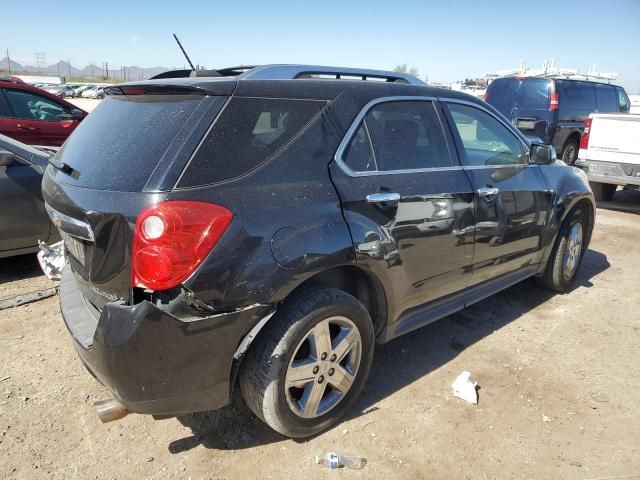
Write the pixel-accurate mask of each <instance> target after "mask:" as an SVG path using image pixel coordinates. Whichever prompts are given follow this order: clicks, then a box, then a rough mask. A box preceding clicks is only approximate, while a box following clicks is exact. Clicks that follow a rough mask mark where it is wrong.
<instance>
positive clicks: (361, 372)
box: [240, 288, 374, 437]
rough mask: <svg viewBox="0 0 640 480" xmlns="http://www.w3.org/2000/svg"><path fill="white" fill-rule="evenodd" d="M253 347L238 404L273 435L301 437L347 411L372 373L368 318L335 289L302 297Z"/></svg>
mask: <svg viewBox="0 0 640 480" xmlns="http://www.w3.org/2000/svg"><path fill="white" fill-rule="evenodd" d="M265 328H266V329H268V330H267V331H262V332H261V334H260V336H259V337H258V339H256V341H255V342H254V344H252V346H251V348H250V349H249V352H248V353H247V358H246V359H245V360H244V361H243V364H242V368H241V371H240V388H241V390H242V395H243V397H244V399H245V403H246V404H247V405H248V406H249V408H250V409H251V410H252V411H253V413H255V414H256V415H257V416H258V417H259V418H261V419H262V420H263V421H264V422H265V423H267V424H268V425H269V426H270V427H271V428H273V429H274V430H276V431H277V432H279V433H281V434H283V435H287V436H289V437H307V436H310V435H314V434H316V433H318V432H321V431H322V430H325V429H327V428H329V427H330V426H331V425H333V424H335V423H336V422H338V420H340V418H341V417H342V416H343V415H344V414H345V413H346V412H347V411H348V410H349V409H350V408H351V407H352V406H353V403H354V402H355V401H356V399H357V398H358V396H359V395H360V392H361V391H362V388H363V387H364V384H365V381H366V379H367V376H368V374H369V370H370V368H371V362H372V359H373V347H374V333H373V325H372V323H371V318H370V317H369V313H368V312H367V310H366V309H365V308H364V306H363V305H362V304H361V303H360V302H359V301H358V300H357V299H355V298H354V297H352V296H351V295H349V294H347V293H345V292H343V291H341V290H336V289H326V288H322V289H304V290H302V291H300V292H299V293H297V294H295V295H294V297H292V298H291V299H290V300H288V301H287V302H285V303H284V304H283V305H282V306H281V307H280V308H279V309H278V312H277V313H276V315H275V316H274V318H273V319H271V320H270V321H269V323H268V324H267V326H266V327H265Z"/></svg>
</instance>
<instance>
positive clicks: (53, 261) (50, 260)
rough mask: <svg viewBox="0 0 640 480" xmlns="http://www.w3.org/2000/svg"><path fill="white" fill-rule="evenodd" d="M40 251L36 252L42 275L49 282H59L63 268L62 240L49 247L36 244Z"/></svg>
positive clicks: (39, 243) (42, 243)
mask: <svg viewBox="0 0 640 480" xmlns="http://www.w3.org/2000/svg"><path fill="white" fill-rule="evenodd" d="M38 245H40V251H39V252H38V262H39V263H40V267H41V268H42V271H43V272H44V274H45V275H46V276H47V277H48V278H49V280H60V278H61V277H62V269H63V268H64V264H65V258H64V244H63V243H62V240H60V241H59V242H56V243H54V244H51V245H47V244H46V243H44V242H38Z"/></svg>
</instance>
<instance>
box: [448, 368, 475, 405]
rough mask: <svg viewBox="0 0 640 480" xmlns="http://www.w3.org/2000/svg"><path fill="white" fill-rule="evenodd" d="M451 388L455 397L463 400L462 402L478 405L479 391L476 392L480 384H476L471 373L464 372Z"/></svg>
mask: <svg viewBox="0 0 640 480" xmlns="http://www.w3.org/2000/svg"><path fill="white" fill-rule="evenodd" d="M451 386H452V387H453V396H454V397H458V398H461V399H462V400H464V401H466V402H469V403H473V404H474V405H477V404H478V391H477V390H476V387H477V386H478V382H476V380H475V378H473V376H472V375H471V373H470V372H467V371H466V370H465V371H464V372H462V373H461V374H460V375H458V378H456V379H455V380H454V382H453V383H452V384H451Z"/></svg>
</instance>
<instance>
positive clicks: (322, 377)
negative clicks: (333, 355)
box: [318, 375, 324, 383]
mask: <svg viewBox="0 0 640 480" xmlns="http://www.w3.org/2000/svg"><path fill="white" fill-rule="evenodd" d="M322 382H324V376H322V375H320V376H319V377H318V383H322Z"/></svg>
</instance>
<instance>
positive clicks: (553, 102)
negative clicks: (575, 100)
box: [549, 92, 560, 110]
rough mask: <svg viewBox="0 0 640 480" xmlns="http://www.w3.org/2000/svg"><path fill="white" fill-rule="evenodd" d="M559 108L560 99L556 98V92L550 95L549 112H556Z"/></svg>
mask: <svg viewBox="0 0 640 480" xmlns="http://www.w3.org/2000/svg"><path fill="white" fill-rule="evenodd" d="M559 106H560V98H559V97H558V93H557V92H553V93H552V94H551V98H550V99H549V110H558V107H559Z"/></svg>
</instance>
